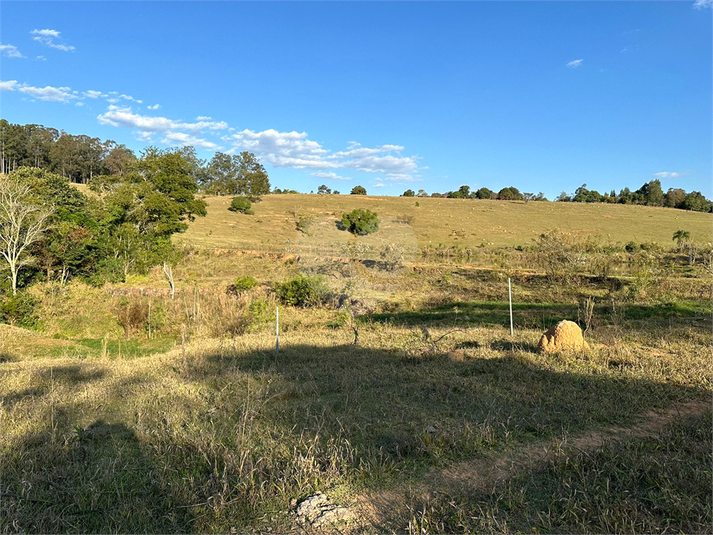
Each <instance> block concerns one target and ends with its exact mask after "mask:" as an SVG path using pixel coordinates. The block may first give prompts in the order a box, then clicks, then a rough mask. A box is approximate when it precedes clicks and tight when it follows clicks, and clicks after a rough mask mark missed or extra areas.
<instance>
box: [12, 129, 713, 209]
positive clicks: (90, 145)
mask: <svg viewBox="0 0 713 535" xmlns="http://www.w3.org/2000/svg"><path fill="white" fill-rule="evenodd" d="M176 151H177V152H179V153H180V154H181V156H182V157H183V159H184V160H185V161H186V162H187V164H188V165H189V167H190V168H191V173H190V174H191V176H192V177H193V178H194V180H195V182H196V185H197V187H198V191H200V192H201V193H206V194H211V195H247V196H249V197H259V196H261V195H266V194H268V193H271V190H270V181H269V179H268V176H267V172H266V171H265V168H264V167H263V166H262V165H261V164H260V162H259V160H258V159H257V158H256V157H255V155H254V154H252V153H250V152H242V153H240V154H239V155H228V154H223V153H220V152H218V153H216V154H215V155H214V156H213V158H212V159H211V160H210V161H207V160H202V159H200V158H198V157H197V155H196V151H195V149H194V148H193V147H190V146H189V147H183V148H181V149H176ZM137 161H138V158H137V156H136V155H135V154H134V152H133V151H131V150H130V149H128V148H127V147H126V146H125V145H120V144H117V143H116V142H114V141H112V140H107V141H102V140H101V139H99V138H96V137H89V136H85V135H77V136H75V135H72V134H68V133H66V132H64V131H58V130H56V129H54V128H48V127H45V126H41V125H34V124H27V125H20V124H12V123H9V122H8V121H6V120H5V119H0V173H9V172H10V171H13V170H15V169H18V168H20V167H23V166H27V167H38V168H40V169H45V170H48V171H52V172H53V173H57V174H59V175H61V176H63V177H65V178H67V179H68V180H70V181H72V182H78V183H82V184H88V183H90V182H91V183H93V184H92V185H93V187H94V188H99V189H101V188H102V187H103V185H105V184H107V183H111V180H108V179H107V178H106V177H122V176H124V174H125V173H126V172H127V171H128V170H129V169H130V168H131V166H132V165H135V164H136V162H137ZM97 176H99V177H102V178H100V179H97V180H95V177H97ZM318 192H319V193H338V192H336V191H334V192H332V191H331V190H329V188H327V186H324V185H322V186H320V187H319V191H318ZM272 193H298V192H297V191H295V190H294V189H275V190H272ZM365 193H366V191H364V194H365ZM402 196H404V197H428V196H430V197H446V198H452V199H499V200H524V201H526V202H527V201H547V200H548V199H547V198H546V197H545V196H544V195H543V194H542V193H539V194H534V193H528V192H520V190H519V189H518V188H516V187H514V186H510V187H506V188H502V189H501V190H500V191H497V192H496V191H493V190H491V189H489V188H487V187H481V188H480V189H478V190H474V191H471V188H470V186H467V185H463V186H461V187H460V188H459V189H458V190H456V191H447V192H444V193H432V194H430V195H429V194H428V193H426V191H425V190H423V189H421V190H419V191H418V192H415V191H413V190H411V189H408V190H406V191H405V192H404V193H403V194H402ZM554 200H555V201H558V202H586V203H599V202H601V203H619V204H641V205H646V206H666V207H669V208H679V209H683V210H693V211H697V212H711V211H713V202H711V201H710V200H708V199H706V197H705V196H704V195H703V194H702V193H701V192H700V191H691V192H686V191H685V190H683V189H681V188H669V190H668V191H666V192H664V191H663V189H662V187H661V181H660V180H658V179H656V180H651V181H649V182H646V183H645V184H643V185H642V186H641V187H640V188H639V189H637V190H635V191H632V190H630V189H629V188H628V187H624V188H622V189H620V190H619V193H617V192H616V191H615V190H611V191H610V192H608V193H607V192H605V193H600V192H598V191H597V190H594V189H589V188H587V184H582V185H581V186H579V187H578V188H577V189H576V190H575V191H574V193H572V194H568V193H566V192H562V193H561V194H560V195H559V196H558V197H557V198H556V199H554Z"/></svg>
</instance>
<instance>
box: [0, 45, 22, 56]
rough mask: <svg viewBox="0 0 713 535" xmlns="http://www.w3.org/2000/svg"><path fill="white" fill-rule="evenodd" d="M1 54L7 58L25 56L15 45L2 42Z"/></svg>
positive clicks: (0, 46)
mask: <svg viewBox="0 0 713 535" xmlns="http://www.w3.org/2000/svg"><path fill="white" fill-rule="evenodd" d="M0 56H5V57H6V58H24V57H25V56H23V55H22V54H21V53H20V51H19V50H18V49H17V47H16V46H15V45H3V44H1V43H0Z"/></svg>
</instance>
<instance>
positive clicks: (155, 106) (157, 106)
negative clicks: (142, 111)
mask: <svg viewBox="0 0 713 535" xmlns="http://www.w3.org/2000/svg"><path fill="white" fill-rule="evenodd" d="M146 107H147V108H148V109H149V110H157V109H159V108H160V107H161V106H159V105H158V104H154V105H153V106H146Z"/></svg>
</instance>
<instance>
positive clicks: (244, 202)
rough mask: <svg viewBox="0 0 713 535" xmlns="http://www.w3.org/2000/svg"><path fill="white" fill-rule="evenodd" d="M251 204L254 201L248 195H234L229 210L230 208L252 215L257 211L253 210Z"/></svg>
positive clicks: (233, 210) (232, 210)
mask: <svg viewBox="0 0 713 535" xmlns="http://www.w3.org/2000/svg"><path fill="white" fill-rule="evenodd" d="M251 206H252V203H251V202H250V199H248V198H247V197H243V196H239V197H233V200H232V201H231V203H230V207H229V208H228V210H230V211H231V212H239V213H241V214H247V215H252V214H254V213H255V212H253V210H252V209H251V208H250V207H251Z"/></svg>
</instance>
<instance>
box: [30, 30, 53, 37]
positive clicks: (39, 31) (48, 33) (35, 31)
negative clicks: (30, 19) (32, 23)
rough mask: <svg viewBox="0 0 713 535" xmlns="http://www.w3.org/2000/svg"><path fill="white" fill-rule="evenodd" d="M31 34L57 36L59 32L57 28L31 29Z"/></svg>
mask: <svg viewBox="0 0 713 535" xmlns="http://www.w3.org/2000/svg"><path fill="white" fill-rule="evenodd" d="M30 34H32V35H40V36H42V37H57V38H59V32H58V31H57V30H32V31H31V32H30Z"/></svg>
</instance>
